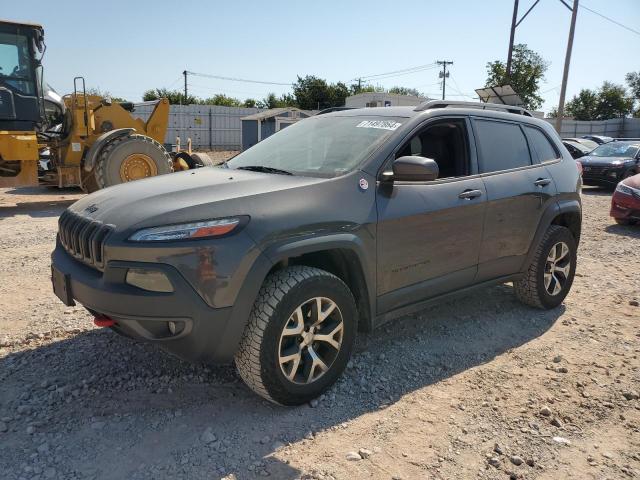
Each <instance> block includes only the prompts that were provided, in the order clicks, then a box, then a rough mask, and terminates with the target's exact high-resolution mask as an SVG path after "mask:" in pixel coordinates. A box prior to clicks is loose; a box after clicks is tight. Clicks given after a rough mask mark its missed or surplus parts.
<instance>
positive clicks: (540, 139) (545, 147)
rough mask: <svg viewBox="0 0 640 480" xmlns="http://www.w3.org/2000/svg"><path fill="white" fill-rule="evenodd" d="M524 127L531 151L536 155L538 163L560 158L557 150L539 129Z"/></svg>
mask: <svg viewBox="0 0 640 480" xmlns="http://www.w3.org/2000/svg"><path fill="white" fill-rule="evenodd" d="M524 129H525V131H526V132H527V137H529V144H530V145H531V150H532V153H533V152H535V153H536V154H537V155H538V160H539V161H540V163H542V162H548V161H550V160H556V159H558V158H560V153H559V152H558V150H556V148H555V147H554V146H553V145H552V144H551V141H550V140H549V139H548V138H547V136H546V135H545V134H544V133H543V132H542V131H541V130H538V129H537V128H534V127H527V126H525V127H524Z"/></svg>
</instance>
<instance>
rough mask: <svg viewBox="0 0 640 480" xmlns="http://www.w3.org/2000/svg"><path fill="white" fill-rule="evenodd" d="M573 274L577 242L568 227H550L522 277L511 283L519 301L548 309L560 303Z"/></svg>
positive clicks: (571, 281)
mask: <svg viewBox="0 0 640 480" xmlns="http://www.w3.org/2000/svg"><path fill="white" fill-rule="evenodd" d="M575 272H576V241H575V239H574V238H573V235H572V234H571V231H570V230H569V229H568V228H565V227H561V226H559V225H551V226H550V227H549V228H548V229H547V232H546V233H545V235H544V237H543V238H542V241H541V242H540V244H539V245H538V248H537V249H536V252H535V254H534V256H533V260H532V261H531V264H530V265H529V268H528V269H527V272H526V274H525V276H524V277H523V278H522V279H521V280H518V281H516V282H513V286H514V288H515V292H516V296H517V297H518V299H519V300H520V301H521V302H523V303H526V304H527V305H531V306H532V307H537V308H543V309H550V308H554V307H557V306H558V305H560V304H561V303H562V301H563V300H564V298H565V297H566V296H567V294H568V293H569V290H570V289H571V285H572V283H573V277H574V275H575Z"/></svg>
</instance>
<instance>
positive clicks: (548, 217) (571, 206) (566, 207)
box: [520, 199, 582, 272]
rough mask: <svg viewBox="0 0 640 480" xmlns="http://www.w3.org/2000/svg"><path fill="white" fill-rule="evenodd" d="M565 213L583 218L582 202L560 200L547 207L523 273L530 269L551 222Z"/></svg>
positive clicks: (522, 269)
mask: <svg viewBox="0 0 640 480" xmlns="http://www.w3.org/2000/svg"><path fill="white" fill-rule="evenodd" d="M563 213H578V214H580V216H582V207H581V205H580V201H579V200H577V199H565V200H559V201H558V202H554V203H552V204H551V205H549V206H548V207H547V209H546V210H545V211H544V213H543V214H542V218H541V219H540V222H539V223H538V228H537V230H536V233H535V235H534V236H533V241H532V242H531V246H530V247H529V252H528V253H527V256H526V259H525V261H524V262H523V264H522V267H521V269H520V271H521V272H525V271H526V270H527V268H529V265H530V264H531V261H532V259H533V256H534V255H535V253H536V249H537V248H538V245H539V244H540V242H541V241H542V237H543V236H544V234H545V232H546V231H547V229H548V228H549V226H550V225H551V222H553V220H554V219H555V218H556V217H557V216H558V215H561V214H563ZM576 240H577V239H576Z"/></svg>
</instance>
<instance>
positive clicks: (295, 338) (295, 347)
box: [278, 297, 344, 385]
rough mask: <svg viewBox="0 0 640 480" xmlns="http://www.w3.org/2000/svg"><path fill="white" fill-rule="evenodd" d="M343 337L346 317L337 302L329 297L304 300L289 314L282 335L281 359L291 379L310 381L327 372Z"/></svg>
mask: <svg viewBox="0 0 640 480" xmlns="http://www.w3.org/2000/svg"><path fill="white" fill-rule="evenodd" d="M343 338H344V320H343V318H342V313H341V312H340V309H339V308H338V305H337V304H336V303H335V302H334V301H333V300H331V299H330V298H327V297H314V298H311V299H309V300H307V301H305V302H303V303H301V304H300V305H299V306H298V307H297V308H296V309H295V310H294V311H293V313H292V314H291V315H290V316H289V319H288V320H287V322H286V323H285V326H284V328H283V330H282V333H281V335H280V342H279V345H278V362H279V364H280V370H281V371H282V374H283V375H284V376H285V377H286V378H287V380H289V381H290V382H292V383H296V384H302V385H307V384H310V383H313V382H315V381H316V380H318V379H319V378H320V377H322V376H323V375H324V374H325V373H327V372H328V371H329V370H330V369H331V366H332V365H333V363H334V362H335V360H336V358H337V357H338V354H339V353H340V348H341V347H342V341H343Z"/></svg>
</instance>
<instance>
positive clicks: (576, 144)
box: [565, 142, 590, 153]
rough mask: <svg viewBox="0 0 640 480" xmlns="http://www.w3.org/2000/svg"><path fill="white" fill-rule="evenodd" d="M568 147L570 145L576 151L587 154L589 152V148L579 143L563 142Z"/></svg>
mask: <svg viewBox="0 0 640 480" xmlns="http://www.w3.org/2000/svg"><path fill="white" fill-rule="evenodd" d="M565 143H566V144H568V145H571V146H572V147H573V148H575V149H576V150H580V151H581V152H584V153H587V152H589V150H590V149H589V148H588V147H586V146H585V145H582V144H581V143H578V142H565Z"/></svg>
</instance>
